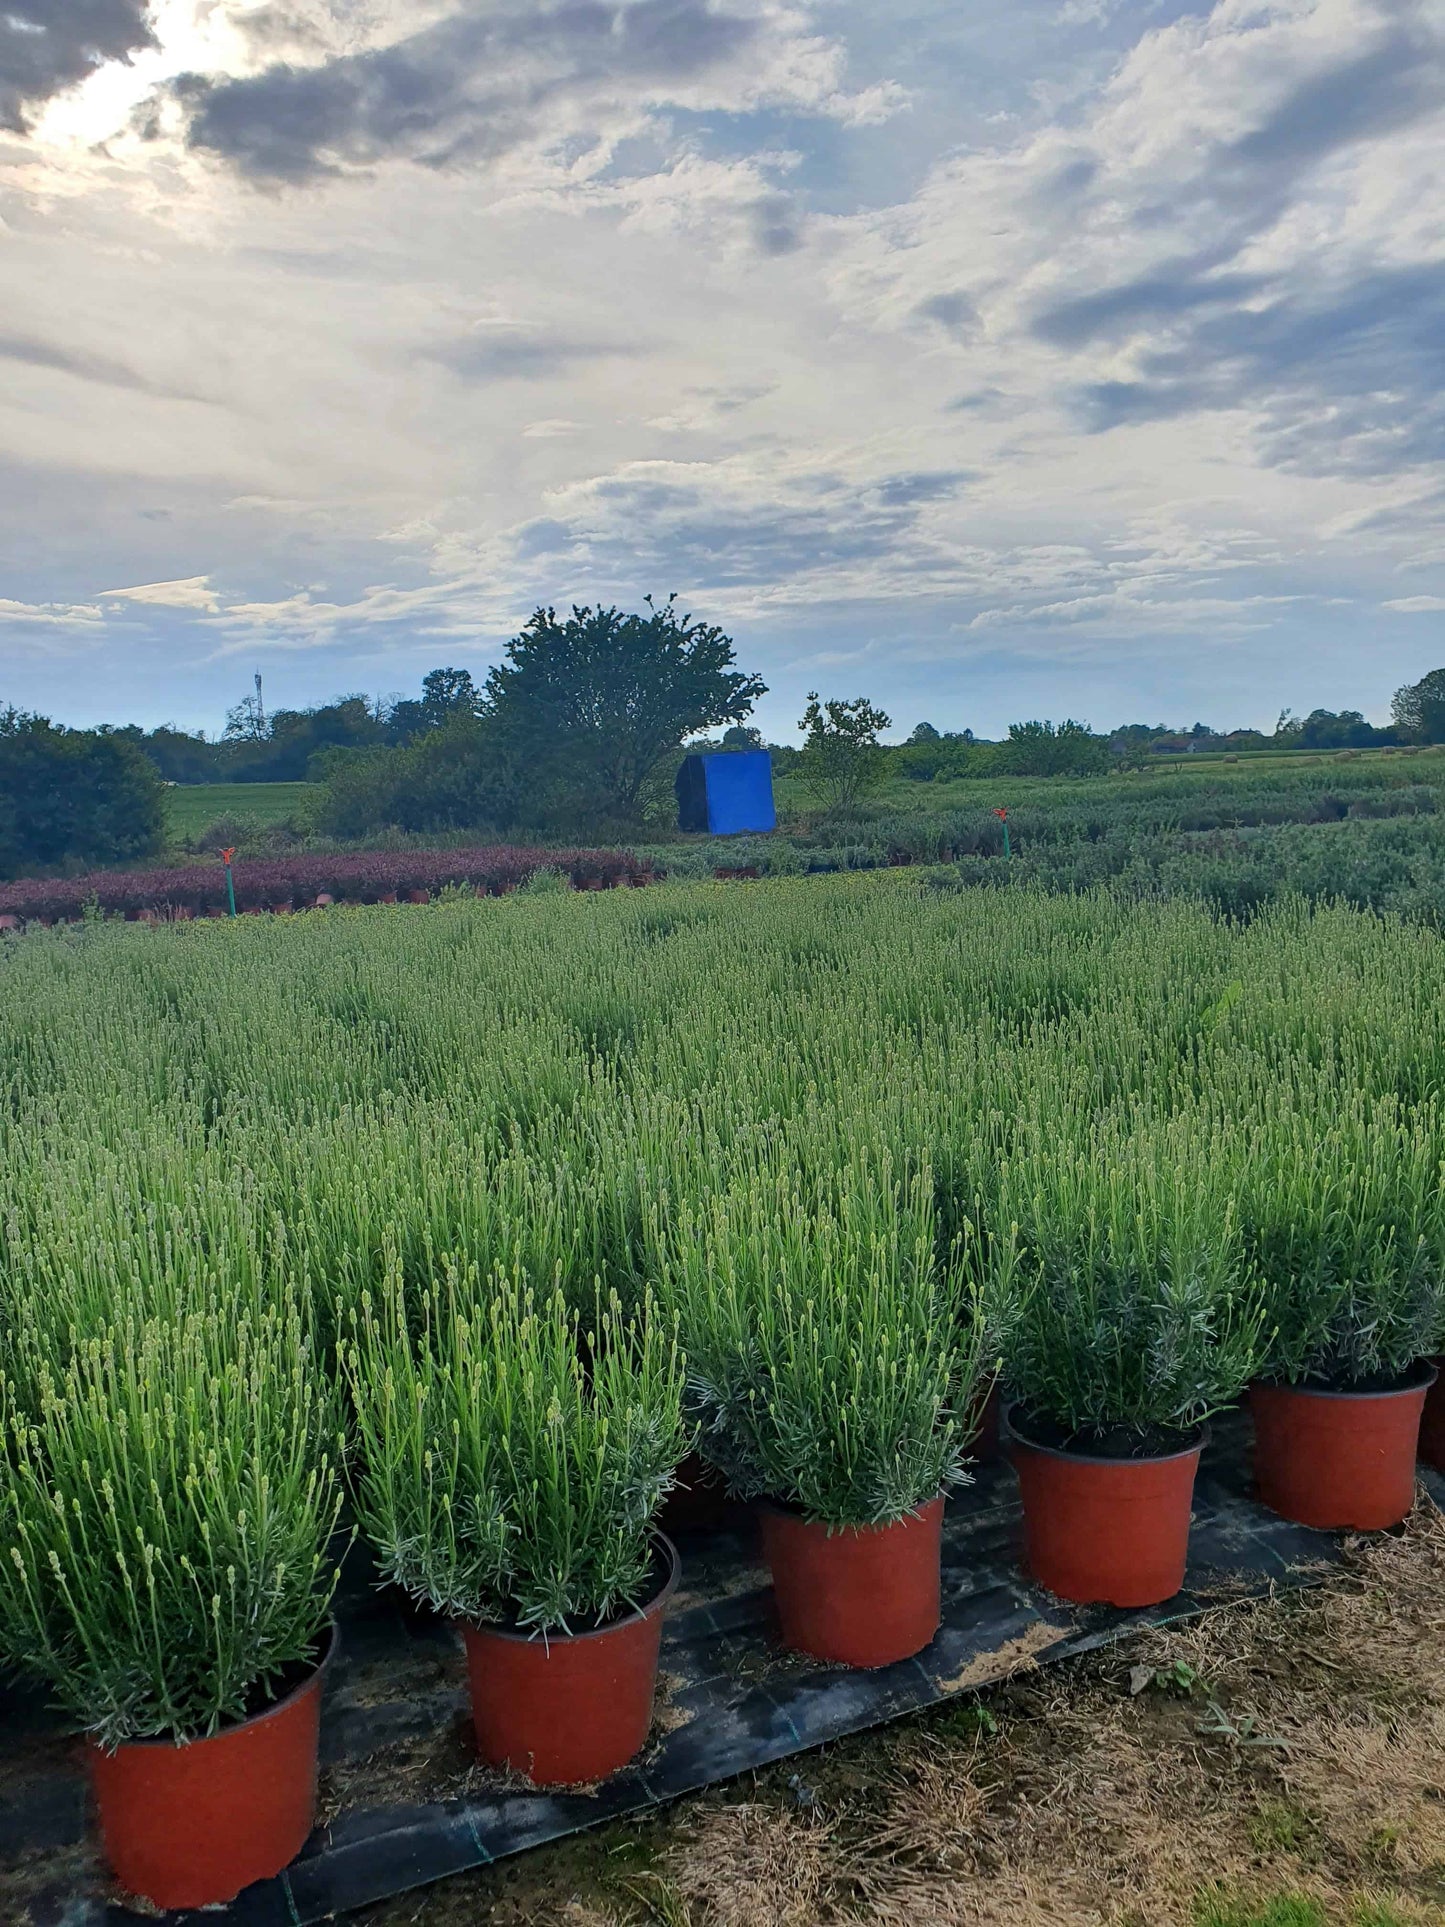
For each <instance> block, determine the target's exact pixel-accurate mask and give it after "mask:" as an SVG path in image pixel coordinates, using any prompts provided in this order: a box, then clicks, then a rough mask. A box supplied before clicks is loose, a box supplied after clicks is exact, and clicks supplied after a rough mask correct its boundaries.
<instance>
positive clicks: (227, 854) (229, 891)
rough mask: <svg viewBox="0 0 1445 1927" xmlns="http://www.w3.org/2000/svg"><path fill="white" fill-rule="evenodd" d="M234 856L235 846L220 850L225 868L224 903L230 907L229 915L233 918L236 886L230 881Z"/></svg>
mask: <svg viewBox="0 0 1445 1927" xmlns="http://www.w3.org/2000/svg"><path fill="white" fill-rule="evenodd" d="M235 854H236V846H235V845H234V844H232V846H231V848H230V849H229V850H222V852H221V861H222V863H224V864H225V866H226V901H227V902H228V903H229V904H230V906H231V915H232V916H233V917H234V916H235V914H236V886H235V884H234V883H233V882H232V881H231V858H232V857H233V856H234V855H235Z"/></svg>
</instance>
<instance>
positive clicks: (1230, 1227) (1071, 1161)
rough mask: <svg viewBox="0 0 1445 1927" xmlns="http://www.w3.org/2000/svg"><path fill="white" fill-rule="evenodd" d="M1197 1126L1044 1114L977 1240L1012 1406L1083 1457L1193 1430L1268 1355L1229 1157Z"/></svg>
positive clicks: (1019, 1147)
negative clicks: (1075, 1444) (1085, 1449)
mask: <svg viewBox="0 0 1445 1927" xmlns="http://www.w3.org/2000/svg"><path fill="white" fill-rule="evenodd" d="M1191 1126H1192V1120H1191V1119H1189V1118H1181V1119H1177V1120H1174V1121H1172V1122H1170V1123H1158V1122H1154V1121H1152V1120H1149V1119H1147V1118H1146V1119H1144V1120H1142V1121H1140V1120H1136V1119H1135V1118H1132V1117H1130V1118H1125V1119H1122V1120H1121V1119H1119V1118H1110V1117H1096V1116H1090V1115H1088V1114H1082V1115H1075V1116H1073V1117H1070V1115H1069V1114H1068V1111H1067V1109H1066V1108H1064V1107H1063V1106H1060V1107H1059V1109H1057V1110H1051V1111H1045V1112H1042V1113H1041V1114H1040V1115H1039V1116H1038V1117H1037V1118H1036V1119H1034V1120H1032V1122H1031V1128H1027V1129H1025V1131H1024V1132H1022V1133H1021V1134H1020V1137H1019V1139H1018V1140H1017V1141H1016V1142H1015V1144H1014V1146H1013V1148H1012V1150H1011V1152H1010V1153H1009V1156H1008V1161H1007V1163H1006V1165H1005V1167H1004V1170H1003V1171H1002V1173H1001V1174H1000V1179H999V1185H998V1195H997V1198H996V1200H995V1202H994V1205H993V1228H992V1230H991V1231H985V1232H983V1233H982V1234H981V1235H979V1236H976V1237H975V1239H974V1240H973V1251H974V1255H975V1262H976V1263H977V1264H978V1266H979V1270H980V1273H981V1277H982V1283H983V1292H984V1300H985V1304H986V1306H987V1309H988V1314H989V1317H990V1320H991V1321H992V1323H993V1325H994V1327H995V1329H996V1330H997V1333H998V1344H999V1349H1000V1351H1001V1352H1002V1355H1003V1358H1004V1372H1005V1377H1006V1381H1007V1384H1008V1388H1009V1391H1010V1392H1011V1394H1012V1395H1013V1396H1014V1397H1015V1398H1016V1399H1017V1400H1018V1401H1019V1404H1020V1407H1021V1410H1022V1413H1023V1414H1024V1415H1026V1418H1027V1417H1028V1416H1031V1417H1033V1418H1034V1419H1036V1420H1044V1421H1046V1422H1048V1423H1049V1424H1050V1425H1052V1426H1056V1427H1058V1428H1059V1430H1060V1431H1061V1432H1062V1433H1064V1434H1066V1435H1068V1436H1070V1437H1075V1436H1077V1437H1078V1438H1079V1439H1080V1441H1081V1443H1083V1442H1087V1441H1088V1439H1089V1438H1090V1436H1091V1435H1095V1434H1099V1433H1104V1432H1116V1431H1123V1432H1124V1433H1126V1434H1127V1433H1134V1434H1137V1435H1138V1437H1139V1439H1140V1441H1141V1442H1146V1441H1147V1440H1148V1438H1149V1436H1150V1435H1152V1434H1153V1433H1154V1432H1156V1431H1158V1430H1161V1429H1162V1430H1167V1431H1181V1430H1185V1429H1187V1428H1189V1427H1191V1426H1194V1425H1197V1424H1199V1423H1200V1422H1201V1421H1202V1420H1204V1419H1206V1418H1207V1417H1208V1416H1209V1415H1210V1413H1211V1412H1214V1411H1217V1410H1218V1409H1219V1408H1220V1407H1221V1406H1223V1405H1226V1404H1228V1403H1230V1402H1231V1401H1232V1400H1233V1399H1234V1398H1236V1397H1237V1396H1238V1395H1239V1392H1240V1391H1241V1390H1242V1388H1243V1387H1244V1385H1245V1384H1246V1383H1247V1382H1248V1380H1249V1379H1250V1378H1251V1377H1252V1376H1253V1374H1254V1372H1255V1369H1256V1367H1257V1365H1258V1363H1259V1360H1260V1357H1261V1355H1262V1352H1263V1345H1264V1333H1263V1324H1262V1321H1263V1308H1262V1303H1261V1294H1260V1292H1259V1290H1258V1288H1257V1286H1256V1284H1255V1282H1254V1280H1253V1279H1252V1277H1251V1275H1250V1273H1249V1271H1248V1268H1247V1265H1246V1261H1245V1257H1244V1252H1243V1243H1242V1239H1241V1236H1240V1232H1239V1226H1238V1221H1237V1216H1236V1212H1235V1207H1234V1203H1233V1199H1232V1197H1231V1196H1230V1193H1229V1190H1228V1188H1227V1183H1226V1182H1222V1181H1221V1166H1222V1165H1223V1166H1225V1169H1226V1171H1227V1165H1225V1154H1226V1153H1227V1145H1221V1143H1219V1142H1218V1141H1211V1140H1209V1139H1208V1138H1206V1137H1205V1136H1203V1135H1202V1134H1200V1133H1198V1132H1197V1131H1195V1130H1194V1129H1192V1128H1191Z"/></svg>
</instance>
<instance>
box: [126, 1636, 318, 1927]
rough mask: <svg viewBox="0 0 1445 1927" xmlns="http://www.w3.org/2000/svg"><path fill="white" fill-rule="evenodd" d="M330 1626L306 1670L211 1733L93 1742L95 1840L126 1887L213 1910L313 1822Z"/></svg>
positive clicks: (289, 1849) (284, 1861)
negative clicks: (245, 1716)
mask: <svg viewBox="0 0 1445 1927" xmlns="http://www.w3.org/2000/svg"><path fill="white" fill-rule="evenodd" d="M335 1651H336V1633H335V1629H334V1628H333V1629H332V1630H331V1632H330V1633H329V1634H328V1637H327V1647H326V1651H325V1653H324V1654H323V1656H322V1659H321V1664H320V1665H319V1666H318V1667H317V1668H316V1670H315V1672H313V1673H312V1674H311V1675H310V1677H309V1678H307V1679H305V1680H303V1681H302V1683H301V1684H300V1685H299V1686H298V1687H297V1688H296V1689H295V1691H294V1692H292V1693H288V1694H287V1695H286V1697H285V1698H284V1699H281V1700H278V1701H277V1702H276V1704H275V1705H274V1706H269V1707H267V1708H266V1710H265V1712H263V1713H258V1714H256V1716H255V1717H254V1718H253V1719H249V1720H243V1721H242V1722H241V1723H240V1725H238V1726H228V1727H226V1728H224V1729H223V1730H222V1731H221V1732H219V1733H216V1734H213V1735H212V1736H211V1738H210V1739H206V1740H190V1741H187V1742H185V1743H183V1744H180V1745H177V1744H176V1742H175V1741H173V1740H131V1741H127V1742H126V1743H125V1744H124V1745H122V1746H119V1747H117V1748H116V1750H115V1752H114V1753H107V1752H106V1751H105V1750H104V1749H103V1748H102V1747H100V1746H98V1745H96V1744H95V1743H94V1742H91V1744H90V1746H89V1749H88V1751H89V1756H90V1778H91V1784H92V1786H93V1787H94V1789H95V1801H96V1807H97V1811H98V1816H99V1820H100V1837H101V1845H102V1848H103V1850H104V1853H105V1857H106V1859H107V1861H108V1862H109V1863H110V1869H111V1872H112V1873H113V1874H114V1875H115V1877H116V1880H117V1881H118V1882H119V1884H120V1885H121V1886H122V1887H123V1888H125V1890H126V1891H127V1892H128V1893H132V1894H136V1895H139V1896H140V1897H141V1898H142V1899H145V1900H149V1901H153V1902H154V1903H155V1905H156V1906H157V1907H213V1906H218V1905H221V1904H222V1903H224V1902H226V1901H228V1900H234V1899H235V1897H236V1895H237V1894H238V1893H240V1891H241V1889H242V1888H243V1887H249V1886H250V1885H251V1883H252V1881H254V1880H269V1879H270V1878H271V1876H272V1875H273V1874H278V1873H280V1871H281V1869H282V1868H283V1867H285V1866H287V1865H289V1864H290V1862H291V1861H293V1860H294V1859H295V1858H296V1856H297V1854H298V1853H300V1851H301V1849H302V1847H303V1846H304V1845H305V1844H306V1838H307V1835H308V1834H309V1833H310V1832H311V1828H312V1826H313V1824H314V1822H315V1819H316V1761H317V1738H318V1734H319V1732H320V1725H321V1687H322V1681H323V1679H324V1677H325V1674H326V1669H327V1667H328V1666H329V1665H330V1664H331V1659H332V1656H333V1654H334V1653H335Z"/></svg>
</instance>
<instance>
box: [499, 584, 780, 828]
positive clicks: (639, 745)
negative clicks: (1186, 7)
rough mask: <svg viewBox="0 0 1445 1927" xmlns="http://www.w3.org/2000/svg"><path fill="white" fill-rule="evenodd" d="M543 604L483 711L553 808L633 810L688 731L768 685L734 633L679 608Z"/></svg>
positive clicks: (726, 715) (740, 710)
mask: <svg viewBox="0 0 1445 1927" xmlns="http://www.w3.org/2000/svg"><path fill="white" fill-rule="evenodd" d="M647 607H648V613H647V614H646V615H645V616H643V615H626V614H624V613H623V612H622V611H621V610H620V609H615V608H612V609H603V608H597V609H592V608H574V609H573V610H572V613H571V614H570V616H567V617H566V618H565V619H563V620H562V621H559V620H558V618H557V615H556V612H555V610H552V609H538V610H537V611H536V612H535V613H534V614H533V616H532V618H531V620H530V621H529V622H528V623H527V626H526V627H525V628H524V629H523V631H522V633H521V634H520V635H518V636H514V637H513V639H512V640H511V642H509V643H508V644H507V648H506V659H505V661H504V662H502V663H499V664H498V665H497V666H496V667H495V668H494V669H492V670H491V671H490V673H489V674H488V676H487V688H486V701H487V705H488V711H489V714H490V715H491V717H492V718H493V719H494V721H495V723H496V725H497V727H498V729H499V730H500V731H501V732H502V733H503V735H504V737H505V740H506V741H507V742H508V744H509V745H511V747H512V748H513V750H514V752H515V753H516V755H517V756H518V758H519V759H520V760H521V761H522V762H523V763H524V764H525V765H526V767H527V770H528V782H529V785H530V786H531V788H532V791H533V793H534V794H546V795H548V796H549V797H550V802H551V806H552V807H553V808H561V807H571V808H572V809H574V810H575V809H577V808H578V807H582V808H585V809H587V810H589V811H591V812H592V813H594V814H597V815H601V816H604V817H606V816H612V817H615V818H617V819H620V820H622V821H624V822H625V821H628V820H631V819H633V818H635V817H636V815H637V813H638V808H639V805H640V802H641V799H642V796H643V793H644V790H645V787H646V785H647V782H648V779H649V777H651V776H652V775H653V773H654V771H656V769H657V768H658V765H659V764H660V763H661V762H662V761H663V759H664V758H665V757H666V756H667V755H668V754H669V753H670V752H672V751H674V750H676V749H677V748H678V746H679V745H680V744H681V743H683V742H684V741H685V740H686V739H687V738H688V737H689V736H695V735H698V734H699V733H700V732H701V731H703V730H706V729H712V728H715V727H716V726H717V725H718V724H721V723H740V722H742V721H743V720H744V719H745V718H746V717H747V715H748V714H749V713H750V711H751V710H752V707H753V704H754V703H755V702H756V701H757V700H758V698H759V697H760V696H762V695H765V694H766V693H767V685H766V684H765V683H764V682H763V681H762V680H761V679H760V678H759V677H757V676H752V675H746V674H744V673H743V672H742V671H740V670H738V669H736V668H735V667H734V661H735V658H734V655H733V644H732V640H731V638H730V637H728V636H726V635H724V634H723V632H722V630H721V629H719V628H716V627H714V626H713V625H711V624H708V623H704V622H695V621H694V620H693V618H692V617H691V616H690V615H685V614H680V613H679V611H678V609H677V606H676V598H675V597H669V598H668V600H667V601H666V602H665V603H663V604H662V605H661V606H660V607H658V606H655V605H654V604H653V602H652V599H651V598H650V597H649V598H648V601H647Z"/></svg>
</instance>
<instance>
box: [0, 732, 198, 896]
mask: <svg viewBox="0 0 1445 1927" xmlns="http://www.w3.org/2000/svg"><path fill="white" fill-rule="evenodd" d="M164 827H165V786H164V785H163V784H162V782H161V779H160V777H159V776H158V775H157V773H156V769H155V765H154V764H153V763H151V761H150V760H149V758H148V757H147V756H146V755H145V753H144V751H142V750H141V749H139V748H138V747H137V746H136V745H135V744H134V743H132V742H129V741H127V740H126V739H125V738H124V737H121V736H117V735H114V734H109V733H107V732H105V731H103V730H84V729H57V728H56V727H55V726H54V724H53V723H51V722H49V721H48V720H47V719H46V718H45V717H44V716H31V715H28V714H26V713H25V712H24V711H22V710H18V709H0V877H5V876H20V875H23V874H24V873H25V872H26V871H27V870H48V869H52V868H54V867H55V866H56V865H58V864H62V863H84V864H96V865H99V864H107V863H125V862H128V861H130V860H132V859H133V858H136V857H142V856H149V855H150V854H151V852H152V851H153V850H154V849H155V847H156V845H157V844H158V843H159V841H160V838H161V833H162V831H163V829H164Z"/></svg>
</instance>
